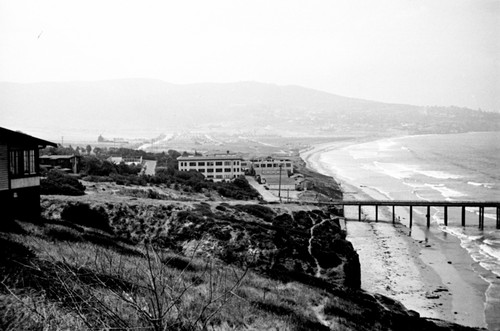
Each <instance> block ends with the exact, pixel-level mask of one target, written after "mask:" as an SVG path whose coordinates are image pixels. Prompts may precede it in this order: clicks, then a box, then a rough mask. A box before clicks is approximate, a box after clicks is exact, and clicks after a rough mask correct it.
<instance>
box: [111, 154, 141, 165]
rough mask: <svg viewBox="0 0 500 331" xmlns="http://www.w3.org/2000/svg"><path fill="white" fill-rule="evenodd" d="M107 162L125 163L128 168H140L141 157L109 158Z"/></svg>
mask: <svg viewBox="0 0 500 331" xmlns="http://www.w3.org/2000/svg"><path fill="white" fill-rule="evenodd" d="M108 161H109V162H111V163H114V164H120V163H122V162H123V163H125V164H126V165H128V166H131V165H134V166H140V165H142V156H140V157H121V156H110V157H108Z"/></svg>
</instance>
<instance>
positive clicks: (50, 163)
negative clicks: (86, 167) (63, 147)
mask: <svg viewBox="0 0 500 331" xmlns="http://www.w3.org/2000/svg"><path fill="white" fill-rule="evenodd" d="M81 163H82V162H81V156H80V155H43V156H40V165H41V166H42V167H43V168H45V169H47V170H50V169H59V170H61V171H65V172H68V173H74V174H77V173H78V172H80V166H81Z"/></svg>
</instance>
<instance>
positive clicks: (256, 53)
mask: <svg viewBox="0 0 500 331" xmlns="http://www.w3.org/2000/svg"><path fill="white" fill-rule="evenodd" d="M499 77H500V0H397V1H396V0H335V1H330V0H323V1H319V0H304V1H296V0H262V1H261V0H252V1H240V0H210V1H206V0H183V1H168V0H163V1H148V0H146V1H128V0H118V1H114V0H99V1H94V0H86V1H73V0H62V1H60V0H35V1H25V0H16V1H10V0H9V1H7V0H0V81H8V82H20V83H30V82H46V81H80V80H84V81H93V80H105V79H118V78H152V79H160V80H163V81H166V82H170V83H179V84H185V83H198V82H238V81H257V82H264V83H274V84H279V85H300V86H304V87H309V88H314V89H319V90H322V91H326V92H330V93H334V94H338V95H342V96H348V97H356V98H363V99H369V100H376V101H384V102H393V103H405V104H414V105H423V106H425V105H440V106H450V105H455V106H460V107H469V108H472V109H478V108H480V109H482V110H487V111H500V93H499V92H500V78H499Z"/></svg>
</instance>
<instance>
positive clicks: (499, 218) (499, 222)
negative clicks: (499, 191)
mask: <svg viewBox="0 0 500 331" xmlns="http://www.w3.org/2000/svg"><path fill="white" fill-rule="evenodd" d="M497 229H499V230H500V207H497Z"/></svg>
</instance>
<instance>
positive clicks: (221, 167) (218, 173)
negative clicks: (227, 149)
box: [177, 154, 244, 181]
mask: <svg viewBox="0 0 500 331" xmlns="http://www.w3.org/2000/svg"><path fill="white" fill-rule="evenodd" d="M177 161H178V162H179V170H180V171H191V170H194V171H198V172H199V173H201V174H203V176H205V178H206V179H212V180H213V181H222V180H230V179H234V178H237V177H239V176H242V175H244V172H243V170H242V167H241V162H242V161H243V159H242V158H241V157H239V156H235V155H229V154H227V155H226V154H221V155H213V156H181V157H179V158H177Z"/></svg>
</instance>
